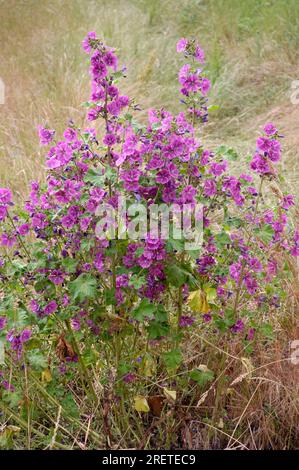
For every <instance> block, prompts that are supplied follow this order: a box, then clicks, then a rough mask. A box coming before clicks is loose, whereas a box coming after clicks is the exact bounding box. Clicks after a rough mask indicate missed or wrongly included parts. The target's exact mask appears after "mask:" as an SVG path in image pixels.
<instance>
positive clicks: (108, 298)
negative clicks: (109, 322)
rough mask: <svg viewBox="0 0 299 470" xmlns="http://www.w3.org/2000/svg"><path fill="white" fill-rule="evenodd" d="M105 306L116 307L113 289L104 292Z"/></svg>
mask: <svg viewBox="0 0 299 470" xmlns="http://www.w3.org/2000/svg"><path fill="white" fill-rule="evenodd" d="M104 297H105V303H106V305H116V303H117V301H116V298H115V288H114V287H113V288H112V289H105V291H104Z"/></svg>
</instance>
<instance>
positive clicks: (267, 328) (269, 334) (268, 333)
mask: <svg viewBox="0 0 299 470" xmlns="http://www.w3.org/2000/svg"><path fill="white" fill-rule="evenodd" d="M260 331H261V333H262V335H264V336H265V337H266V338H268V339H271V340H272V339H274V332H273V327H272V325H271V324H270V323H263V324H262V325H261V327H260Z"/></svg>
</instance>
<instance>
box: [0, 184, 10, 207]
mask: <svg viewBox="0 0 299 470" xmlns="http://www.w3.org/2000/svg"><path fill="white" fill-rule="evenodd" d="M11 200H12V194H11V190H10V189H8V188H0V204H1V205H7V204H10V203H11Z"/></svg>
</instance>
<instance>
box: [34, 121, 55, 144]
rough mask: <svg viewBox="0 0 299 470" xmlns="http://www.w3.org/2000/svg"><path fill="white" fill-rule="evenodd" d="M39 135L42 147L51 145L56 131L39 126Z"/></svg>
mask: <svg viewBox="0 0 299 470" xmlns="http://www.w3.org/2000/svg"><path fill="white" fill-rule="evenodd" d="M38 135H39V141H40V144H41V145H49V144H50V143H51V142H52V140H53V138H54V135H55V131H53V130H50V129H47V128H45V127H42V126H38Z"/></svg>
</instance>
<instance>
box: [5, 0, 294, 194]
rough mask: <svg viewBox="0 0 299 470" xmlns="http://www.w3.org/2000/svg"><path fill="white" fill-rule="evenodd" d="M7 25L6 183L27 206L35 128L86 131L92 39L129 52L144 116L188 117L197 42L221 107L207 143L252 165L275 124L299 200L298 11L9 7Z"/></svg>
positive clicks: (83, 4)
mask: <svg viewBox="0 0 299 470" xmlns="http://www.w3.org/2000/svg"><path fill="white" fill-rule="evenodd" d="M0 16H1V26H0V41H1V62H0V77H1V78H2V80H3V81H4V83H5V85H6V89H5V92H6V101H5V104H4V105H2V106H0V162H1V165H0V168H1V169H0V176H1V183H2V185H4V186H6V185H7V186H9V187H11V188H12V189H13V190H14V191H15V192H16V193H18V194H19V195H20V196H23V195H24V194H25V193H26V187H27V184H28V182H29V181H31V180H32V178H35V177H36V176H38V177H39V178H42V177H43V174H44V172H43V169H42V164H43V161H44V156H43V154H42V151H41V150H40V148H39V145H38V137H37V132H36V126H37V125H38V124H40V123H44V124H48V125H49V126H50V127H51V128H55V129H56V130H57V133H59V132H60V131H62V129H63V126H64V125H65V124H67V122H68V119H69V118H73V119H74V120H75V121H76V123H77V124H78V125H80V124H81V123H82V124H83V121H84V118H85V109H84V108H82V107H80V104H81V103H82V102H83V101H86V100H87V99H88V98H89V75H88V67H87V63H86V57H85V55H84V53H83V51H82V49H81V41H82V38H83V37H84V36H85V34H86V32H87V31H92V30H94V31H96V32H97V33H98V34H99V35H100V36H102V37H103V38H104V39H105V40H106V41H107V42H108V44H111V45H113V46H115V47H117V48H119V54H120V57H121V62H122V63H123V64H125V65H126V66H127V68H128V76H127V80H126V81H125V82H124V84H123V88H124V91H125V92H127V94H128V95H130V96H134V97H135V98H136V100H137V102H139V103H140V104H141V106H142V108H143V109H144V110H146V109H147V108H148V107H149V106H156V107H158V106H159V105H165V107H167V108H169V109H170V110H171V109H172V110H176V109H178V108H179V106H180V105H179V100H178V84H177V81H176V70H178V67H179V65H178V64H179V57H178V55H177V54H176V53H175V44H176V41H177V39H178V38H179V37H181V36H186V37H188V36H190V35H192V36H195V37H196V38H197V39H198V40H199V42H200V44H201V45H202V47H203V49H204V50H205V52H206V58H207V75H208V77H209V78H210V79H211V81H212V85H213V86H212V92H211V93H210V103H211V104H215V105H218V106H219V109H218V110H217V111H214V112H213V113H212V115H211V117H210V124H209V125H208V126H207V127H206V128H205V131H204V132H205V135H204V137H203V138H204V141H205V142H211V143H212V145H214V146H217V144H219V142H222V143H226V144H228V145H232V146H234V147H235V148H236V149H237V150H241V153H242V154H243V155H246V154H248V153H252V152H253V150H254V142H255V138H256V136H257V134H258V131H259V130H260V127H261V125H262V124H264V122H266V121H269V120H272V121H274V123H276V125H277V127H278V128H279V130H280V131H281V132H282V133H283V134H284V135H285V140H284V160H283V163H282V172H283V175H284V176H285V177H286V179H287V185H288V187H290V186H291V188H290V189H292V190H293V191H296V190H297V187H296V182H297V180H298V144H299V104H297V105H296V104H292V103H291V94H292V92H293V93H294V90H292V88H291V87H292V82H294V81H295V80H297V79H299V32H298V31H299V3H298V1H297V0H181V1H176V0H118V1H115V0H109V1H106V0H10V1H9V2H7V1H0ZM141 117H146V111H144V112H141V114H140V118H141Z"/></svg>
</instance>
